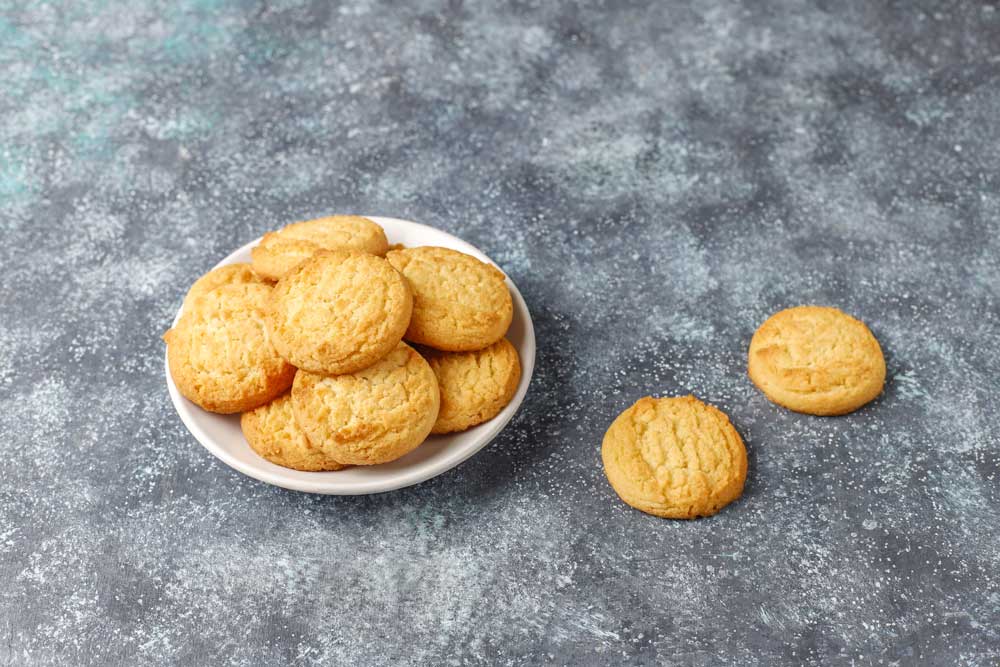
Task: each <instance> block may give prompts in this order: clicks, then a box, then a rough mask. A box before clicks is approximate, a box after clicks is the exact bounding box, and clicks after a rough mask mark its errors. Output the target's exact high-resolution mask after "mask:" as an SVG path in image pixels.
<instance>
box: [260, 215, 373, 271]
mask: <svg viewBox="0 0 1000 667" xmlns="http://www.w3.org/2000/svg"><path fill="white" fill-rule="evenodd" d="M324 249H325V250H338V249H339V250H357V251H359V252H366V253H369V254H372V255H379V256H383V255H385V253H386V252H387V251H388V249H389V241H388V240H387V239H386V237H385V231H384V230H383V229H382V228H381V227H380V226H378V225H377V224H376V223H374V222H372V221H371V220H369V219H368V218H363V217H361V216H359V215H331V216H328V217H325V218H317V219H315V220H305V221H303V222H293V223H291V224H290V225H285V226H284V227H283V228H281V229H279V230H278V231H277V232H268V233H267V234H265V235H264V237H263V238H262V239H261V241H260V244H259V245H257V246H256V247H255V248H254V249H253V250H252V251H251V252H250V257H251V260H252V261H253V268H254V270H255V271H256V272H257V273H259V274H260V275H262V276H264V277H265V278H267V279H269V280H280V279H281V278H282V277H283V276H285V275H286V274H287V273H288V272H290V271H291V270H292V269H294V268H295V267H296V266H298V265H299V264H301V263H302V262H304V261H305V260H307V259H309V258H310V257H312V256H313V254H315V253H316V251H317V250H324Z"/></svg>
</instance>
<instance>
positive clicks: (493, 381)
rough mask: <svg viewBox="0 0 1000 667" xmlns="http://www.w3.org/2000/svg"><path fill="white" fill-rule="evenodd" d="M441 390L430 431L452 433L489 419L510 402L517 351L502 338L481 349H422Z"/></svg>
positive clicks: (517, 366)
mask: <svg viewBox="0 0 1000 667" xmlns="http://www.w3.org/2000/svg"><path fill="white" fill-rule="evenodd" d="M421 353H422V354H423V355H424V358H425V359H427V362H428V363H429V364H430V365H431V370H433V371H434V375H435V376H436V377H437V381H438V387H439V388H440V390H441V411H440V412H439V413H438V418H437V421H436V422H435V423H434V428H433V429H431V433H452V432H454V431H464V430H465V429H467V428H470V427H472V426H475V425H477V424H482V423H483V422H485V421H488V420H490V419H493V418H494V417H495V416H497V414H498V413H499V412H500V411H501V410H503V408H504V406H506V405H507V404H508V403H510V399H511V398H513V396H514V392H515V391H516V390H517V383H518V381H519V380H520V379H521V361H520V359H519V358H518V356H517V350H516V349H515V348H514V346H513V345H511V344H510V342H509V341H508V340H507V339H506V338H501V339H500V340H498V341H497V342H496V343H493V344H492V345H490V346H489V347H486V348H483V349H482V350H474V351H472V352H441V351H438V350H433V349H430V348H423V349H422V350H421Z"/></svg>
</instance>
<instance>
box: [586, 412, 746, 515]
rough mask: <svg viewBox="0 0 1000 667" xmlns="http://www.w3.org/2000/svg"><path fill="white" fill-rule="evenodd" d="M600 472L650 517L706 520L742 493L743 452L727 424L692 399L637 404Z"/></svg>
mask: <svg viewBox="0 0 1000 667" xmlns="http://www.w3.org/2000/svg"><path fill="white" fill-rule="evenodd" d="M601 457H602V459H603V460H604V473H605V474H606V475H607V477H608V481H609V482H611V486H612V488H614V490H615V492H616V493H617V494H618V495H619V496H620V497H621V499H622V500H624V501H625V502H626V503H628V504H629V505H631V506H632V507H634V508H636V509H637V510H641V511H643V512H646V513H647V514H653V515H655V516H661V517H665V518H668V519H694V518H697V517H700V516H711V515H712V514H715V513H716V512H718V511H719V510H720V509H722V508H723V507H725V506H726V505H728V504H729V503H731V502H732V501H734V500H736V499H737V498H739V497H740V494H742V493H743V484H744V482H745V481H746V476H747V452H746V448H745V447H744V445H743V440H742V439H741V438H740V435H739V433H737V432H736V429H734V428H733V425H732V424H730V423H729V418H728V417H727V416H726V415H725V414H724V413H723V412H721V411H720V410H718V409H716V408H715V407H713V406H711V405H707V404H705V403H702V402H701V401H699V400H698V399H697V398H695V397H694V396H684V397H681V398H650V397H648V396H647V397H646V398H641V399H639V400H638V401H637V402H636V403H635V404H634V405H633V406H632V407H630V408H629V409H628V410H626V411H625V412H623V413H621V414H620V415H618V418H617V419H615V421H614V422H612V424H611V427H610V428H609V429H608V432H607V433H606V434H605V436H604V443H603V445H602V446H601Z"/></svg>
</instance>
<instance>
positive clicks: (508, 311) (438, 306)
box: [386, 246, 514, 352]
mask: <svg viewBox="0 0 1000 667" xmlns="http://www.w3.org/2000/svg"><path fill="white" fill-rule="evenodd" d="M386 259H388V260H389V263H391V264H392V265H393V266H394V267H396V269H397V270H398V271H399V272H400V273H402V274H403V275H404V276H406V279H407V280H408V281H409V283H410V289H412V290H413V318H412V319H411V320H410V326H409V327H408V328H407V330H406V340H408V341H411V342H414V343H420V344H421V345H428V346H430V347H433V348H435V349H438V350H446V351H450V352H464V351H468V350H481V349H482V348H484V347H487V346H489V345H492V344H493V343H495V342H497V341H498V340H500V339H501V338H503V336H504V334H505V333H507V328H508V327H509V326H510V320H511V317H512V316H513V314H514V307H513V304H512V302H511V297H510V291H509V290H508V289H507V284H506V282H505V278H504V275H503V273H501V272H500V270H499V269H497V268H496V267H494V266H493V265H491V264H486V263H484V262H480V261H479V260H478V259H476V258H475V257H472V256H471V255H466V254H465V253H461V252H458V251H457V250H450V249H448V248H436V247H431V246H422V247H417V248H405V249H403V250H393V251H391V252H389V254H387V255H386Z"/></svg>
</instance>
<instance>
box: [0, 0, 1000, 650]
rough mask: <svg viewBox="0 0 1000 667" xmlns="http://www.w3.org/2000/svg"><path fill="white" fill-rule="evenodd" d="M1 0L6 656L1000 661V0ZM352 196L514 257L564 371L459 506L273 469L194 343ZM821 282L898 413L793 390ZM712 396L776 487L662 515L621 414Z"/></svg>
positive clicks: (362, 206) (490, 451) (448, 499)
mask: <svg viewBox="0 0 1000 667" xmlns="http://www.w3.org/2000/svg"><path fill="white" fill-rule="evenodd" d="M4 4H5V9H4V11H3V12H2V13H0V80H2V82H3V84H2V86H0V230H2V234H3V237H2V243H0V262H2V271H0V288H2V292H0V306H2V314H0V430H2V432H3V434H4V437H3V442H4V447H3V452H4V453H3V456H2V457H0V478H2V480H3V483H2V486H0V580H2V585H0V662H3V663H10V664H34V663H38V664H47V663H63V664H81V663H90V664H126V665H131V664H137V663H139V664H143V663H152V662H169V663H178V664H206V663H214V664H234V665H250V664H276V663H278V662H293V663H296V664H310V663H323V664H329V663H341V664H352V663H353V664H401V663H411V664H442V663H453V664H473V663H489V662H496V663H502V664H511V665H517V664H535V663H549V662H551V663H554V664H573V665H582V664H612V663H616V662H619V661H628V662H635V663H653V662H659V663H665V664H684V663H692V664H701V665H710V664H713V665H714V664H731V663H740V664H745V665H749V664H761V665H777V664H794V663H808V664H819V663H830V664H845V665H846V664H942V665H944V664H947V665H953V664H978V665H993V664H996V663H997V660H998V659H1000V658H998V656H1000V634H998V625H1000V574H998V571H1000V552H998V546H997V545H998V540H1000V506H998V500H1000V497H998V496H1000V491H998V487H1000V475H998V472H1000V442H998V436H997V433H998V432H1000V418H998V414H997V400H998V393H1000V384H998V377H1000V361H998V354H997V353H998V350H1000V326H998V318H1000V294H998V291H1000V259H998V258H1000V222H998V221H1000V150H998V148H997V147H998V146H1000V124H998V122H997V120H998V111H997V110H998V109H1000V7H997V6H995V5H992V4H986V3H980V2H965V3H953V4H952V5H950V6H948V5H944V4H940V5H937V4H934V3H929V2H923V3H874V2H873V3H869V2H863V1H858V2H849V3H833V2H825V1H823V2H821V1H818V0H817V1H815V2H811V3H793V2H788V3H777V2H775V3H750V2H747V3H745V4H744V5H742V6H741V5H739V4H730V3H726V2H721V1H717V0H712V1H710V2H704V3H697V4H693V5H688V4H672V5H669V6H668V5H667V4H665V3H649V6H646V4H645V3H640V2H632V3H613V2H606V3H595V4H593V5H591V6H589V7H583V8H574V7H572V6H570V5H563V4H558V3H554V2H537V3H529V2H520V3H513V4H510V5H509V6H508V7H507V8H505V9H502V10H494V9H490V7H489V5H490V4H492V3H462V2H460V1H455V2H451V3H419V4H418V5H414V6H411V7H409V8H403V7H391V6H388V5H384V4H378V3H367V2H358V3H345V4H342V5H336V4H332V5H327V4H326V3H323V2H314V3H312V4H309V3H304V4H299V3H295V2H246V3H242V4H231V5H226V4H224V3H215V2H208V1H204V2H198V3H189V2H186V3H174V2H166V1H164V2H160V3H155V4H149V5H146V6H143V7H138V6H137V5H135V4H134V3H121V4H120V5H115V4H107V3H103V2H101V3H98V2H66V3H63V4H62V5H61V6H56V5H46V6H32V7H30V8H28V7H19V6H9V5H7V4H6V3H4ZM126 5H127V6H126ZM354 211H356V212H367V213H371V214H384V215H394V216H398V217H404V218H410V219H414V220H419V221H423V222H426V223H428V224H432V225H436V226H439V227H441V228H444V229H447V230H449V231H451V232H454V233H456V234H458V235H459V236H461V237H463V238H465V239H467V240H469V241H471V242H473V243H475V244H476V245H478V246H479V247H481V248H483V249H484V250H485V251H486V252H487V253H489V254H490V255H491V256H492V257H494V258H495V259H496V260H497V261H498V262H500V263H501V265H502V266H503V267H504V268H505V269H506V270H507V271H508V272H509V273H510V274H511V276H512V277H513V278H514V279H515V281H516V282H517V284H518V285H519V286H520V287H521V289H522V291H523V292H524V295H525V297H526V299H527V301H528V303H529V304H530V306H531V307H532V309H533V313H534V316H535V326H536V327H537V332H538V336H539V344H540V348H539V358H538V362H539V363H538V370H537V373H536V376H535V380H534V384H533V385H532V388H531V391H530V393H529V395H528V399H527V401H526V403H525V405H524V408H523V410H522V411H521V413H520V414H519V416H518V417H517V418H516V419H515V421H514V422H513V424H512V425H511V426H510V427H509V428H508V429H507V430H506V431H505V432H504V433H503V434H502V435H501V437H500V438H498V439H497V440H496V442H495V443H494V444H493V445H491V446H490V447H489V448H487V449H486V450H484V451H483V452H482V453H480V454H479V455H477V456H476V457H475V458H473V459H472V460H470V461H468V462H467V463H465V464H463V465H462V466H461V467H459V468H458V469H456V470H454V471H452V472H450V473H448V474H445V475H443V476H441V477H439V478H437V479H435V480H433V481H430V482H428V483H425V484H422V485H420V486H418V487H415V488H412V489H409V490H404V491H401V492H397V493H392V494H388V495H382V496H377V497H366V498H343V499H337V498H325V497H313V496H308V495H302V494H298V493H293V492H286V491H283V490H281V489H276V488H271V487H268V486H266V485H263V484H261V483H257V482H255V481H253V480H251V479H248V478H245V477H243V476H241V475H240V474H238V473H236V472H233V471H231V470H229V469H228V468H226V467H225V466H224V465H222V464H221V463H219V462H218V461H216V460H215V459H213V458H212V457H211V456H210V455H209V454H208V453H207V452H206V451H205V450H204V449H203V448H202V447H201V446H199V445H198V444H197V443H196V442H195V441H194V439H193V438H192V437H191V436H189V435H188V433H187V432H186V431H185V429H184V427H183V426H182V424H181V422H180V420H179V419H178V418H177V416H176V414H175V413H174V410H173V408H172V407H171V405H170V402H169V400H168V397H167V393H166V390H165V387H164V382H163V378H162V344H161V342H160V340H159V335H160V333H161V332H162V331H163V330H164V328H165V327H166V326H167V323H168V322H169V320H170V318H171V316H172V314H173V312H174V311H175V309H176V308H177V307H178V305H179V303H180V299H181V296H182V293H183V292H184V290H185V288H186V286H187V285H188V284H190V283H191V281H193V280H194V279H195V278H196V277H197V276H198V275H199V274H200V273H202V272H203V271H205V270H206V269H207V268H208V267H210V266H211V265H212V264H214V263H215V262H216V261H217V260H218V259H219V258H221V257H222V256H224V255H225V254H226V253H228V252H229V250H231V249H232V248H234V247H236V246H238V245H240V244H242V243H245V242H246V241H247V240H249V239H251V238H253V237H255V236H257V235H258V234H260V233H261V232H263V231H264V230H267V229H270V228H274V227H276V226H278V225H281V224H282V223H284V222H287V221H290V220H292V219H297V218H302V217H305V216H312V215H317V214H323V213H328V212H354ZM805 302H818V303H824V304H831V305H837V306H840V307H842V308H844V309H845V310H847V311H849V312H851V313H853V314H855V315H857V316H858V317H860V318H862V319H864V320H865V321H866V322H868V323H869V324H870V325H871V327H872V329H873V330H874V332H875V334H876V335H877V336H878V338H879V339H880V341H881V342H882V345H883V347H884V349H885V351H886V355H887V361H888V367H889V382H888V384H887V389H886V391H885V393H884V395H883V396H882V397H881V398H880V399H879V400H878V401H877V402H875V403H874V404H872V405H870V406H868V407H867V408H865V409H863V410H861V411H860V412H858V413H855V414H853V415H850V416H847V417H843V418H837V419H819V418H810V417H806V416H802V415H796V414H792V413H789V412H786V411H784V410H781V409H779V408H777V407H775V406H773V405H771V404H769V403H768V402H767V401H766V400H765V399H764V398H763V397H762V396H761V395H760V394H758V393H757V392H756V391H755V390H754V389H753V388H752V386H751V385H750V383H749V382H748V380H747V379H746V377H745V356H744V355H745V349H746V345H747V343H748V342H749V338H750V335H751V333H752V332H753V330H754V328H755V327H756V325H757V324H759V323H760V322H761V321H762V320H763V319H764V318H765V317H766V316H767V315H768V314H770V313H771V312H772V311H774V310H776V309H778V308H781V307H784V306H789V305H794V304H798V303H805ZM687 392H693V393H695V394H697V395H698V396H700V397H702V398H704V399H706V400H709V401H711V402H714V403H715V404H717V405H719V406H720V407H722V408H723V409H725V410H726V411H727V412H728V413H729V414H730V415H731V417H732V419H733V422H734V423H735V424H736V426H737V428H738V429H739V431H740V432H741V433H742V434H743V436H744V438H745V439H746V441H747V443H748V446H749V450H750V460H751V464H750V477H749V483H748V486H747V489H746V494H745V497H744V498H743V499H742V500H741V501H739V502H737V503H736V504H734V505H733V506H731V507H730V508H728V509H727V510H725V511H724V512H722V513H721V514H720V515H718V516H717V517H715V518H712V519H708V520H702V521H698V522H694V523H680V522H670V521H663V520H658V519H654V518H652V517H648V516H645V515H642V514H640V513H637V512H634V511H631V510H629V509H627V508H626V507H625V506H623V505H622V503H621V502H619V501H618V500H617V498H616V497H615V496H614V495H613V493H612V492H611V490H610V489H609V487H608V486H607V484H606V482H605V480H604V476H603V473H602V471H601V468H600V462H599V455H598V448H599V442H600V439H601V437H602V435H603V432H604V430H605V428H606V427H607V425H608V424H609V423H610V421H611V420H612V418H613V417H614V416H615V415H616V414H617V413H618V412H620V411H621V410H622V409H624V408H625V407H626V406H627V405H629V404H630V403H631V402H632V401H634V400H635V399H637V398H639V397H640V396H643V395H645V394H648V393H652V394H657V395H670V394H680V393H687Z"/></svg>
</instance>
